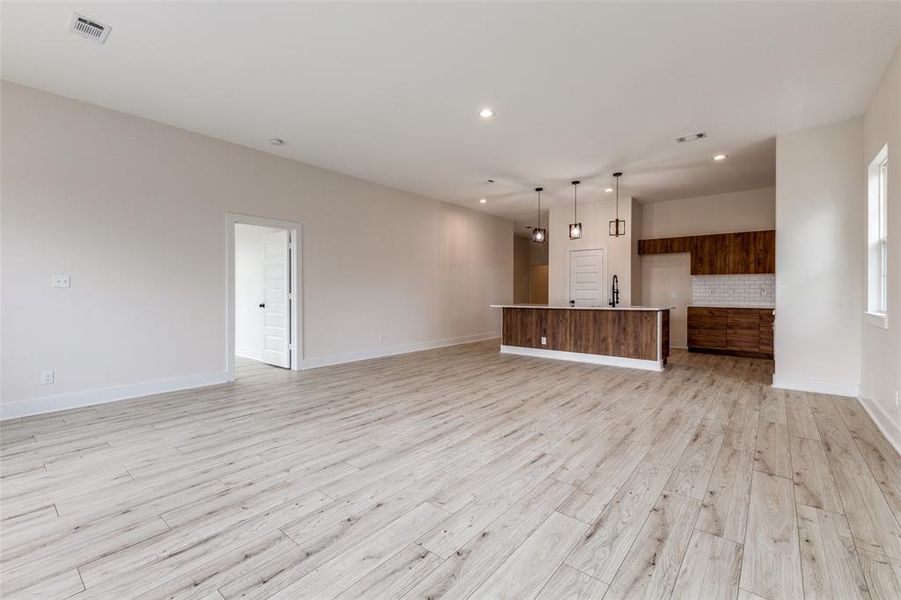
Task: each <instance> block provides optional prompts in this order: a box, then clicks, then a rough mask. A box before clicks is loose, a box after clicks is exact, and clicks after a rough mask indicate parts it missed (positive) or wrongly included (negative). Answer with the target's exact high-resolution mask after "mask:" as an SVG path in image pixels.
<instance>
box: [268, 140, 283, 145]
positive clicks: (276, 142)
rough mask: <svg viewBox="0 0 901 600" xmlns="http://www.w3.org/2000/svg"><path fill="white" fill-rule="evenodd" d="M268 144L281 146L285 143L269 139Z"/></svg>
mask: <svg viewBox="0 0 901 600" xmlns="http://www.w3.org/2000/svg"><path fill="white" fill-rule="evenodd" d="M269 143H270V144H272V145H273V146H282V145H284V143H285V140H283V139H282V138H269Z"/></svg>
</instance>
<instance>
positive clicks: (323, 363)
mask: <svg viewBox="0 0 901 600" xmlns="http://www.w3.org/2000/svg"><path fill="white" fill-rule="evenodd" d="M500 336H501V332H500V331H489V332H486V333H477V334H474V335H464V336H460V337H454V338H445V339H441V340H430V341H426V342H411V343H409V344H398V345H396V346H388V347H385V348H371V349H369V350H360V351H359V352H347V353H345V354H332V355H329V356H314V357H311V358H307V359H304V361H303V362H302V363H301V369H303V370H306V369H318V368H319V367H327V366H329V365H342V364H344V363H352V362H357V361H361V360H370V359H373V358H382V357H385V356H395V355H397V354H409V353H410V352H421V351H422V350H431V349H433V348H444V347H446V346H457V345H459V344H469V343H472V342H482V341H485V340H494V339H497V338H499V337H500Z"/></svg>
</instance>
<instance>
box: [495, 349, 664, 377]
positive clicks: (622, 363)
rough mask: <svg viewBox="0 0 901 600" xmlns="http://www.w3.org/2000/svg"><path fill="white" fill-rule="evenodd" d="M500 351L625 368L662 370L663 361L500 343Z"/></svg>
mask: <svg viewBox="0 0 901 600" xmlns="http://www.w3.org/2000/svg"><path fill="white" fill-rule="evenodd" d="M501 352H502V353H503V354H517V355H519V356H537V357H539V358H553V359H555V360H568V361H573V362H582V363H589V364H592V365H607V366H610V367H625V368H627V369H642V370H644V371H663V361H661V360H642V359H639V358H623V357H621V356H605V355H602V354H583V353H582V352H564V351H563V350H544V349H542V348H524V347H523V346H505V345H501Z"/></svg>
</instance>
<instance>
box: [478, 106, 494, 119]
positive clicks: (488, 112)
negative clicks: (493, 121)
mask: <svg viewBox="0 0 901 600" xmlns="http://www.w3.org/2000/svg"><path fill="white" fill-rule="evenodd" d="M479 116H480V117H482V118H483V119H490V118H491V117H493V116H494V110H493V109H490V108H483V109H482V110H480V111H479Z"/></svg>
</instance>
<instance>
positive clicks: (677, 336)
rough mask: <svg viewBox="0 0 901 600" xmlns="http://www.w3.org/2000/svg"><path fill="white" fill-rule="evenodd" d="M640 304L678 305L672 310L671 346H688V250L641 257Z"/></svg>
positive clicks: (689, 295) (689, 268)
mask: <svg viewBox="0 0 901 600" xmlns="http://www.w3.org/2000/svg"><path fill="white" fill-rule="evenodd" d="M641 303H642V304H646V305H648V306H673V307H675V308H674V309H673V310H671V311H670V346H672V347H674V348H687V347H688V305H689V304H691V255H690V254H689V253H688V252H680V253H677V254H648V255H646V256H642V257H641Z"/></svg>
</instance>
